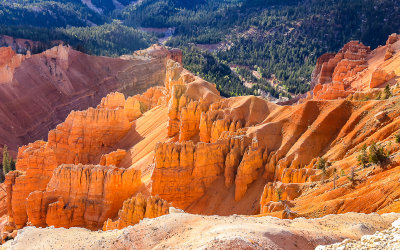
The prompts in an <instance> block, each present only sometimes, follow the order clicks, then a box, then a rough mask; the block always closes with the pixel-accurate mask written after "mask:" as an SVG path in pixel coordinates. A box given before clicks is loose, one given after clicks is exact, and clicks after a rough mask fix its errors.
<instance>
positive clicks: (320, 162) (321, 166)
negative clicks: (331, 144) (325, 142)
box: [317, 157, 326, 171]
mask: <svg viewBox="0 0 400 250" xmlns="http://www.w3.org/2000/svg"><path fill="white" fill-rule="evenodd" d="M317 168H318V169H321V170H322V171H325V169H326V159H325V158H323V157H321V158H319V160H318V163H317Z"/></svg>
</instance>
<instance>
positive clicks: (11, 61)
mask: <svg viewBox="0 0 400 250" xmlns="http://www.w3.org/2000/svg"><path fill="white" fill-rule="evenodd" d="M143 53H144V54H146V55H147V56H146V57H143V56H134V55H132V56H127V57H125V58H108V57H96V56H89V55H86V54H83V53H81V52H78V51H75V50H73V49H71V48H70V47H67V46H57V47H54V48H52V49H50V50H47V51H45V52H43V53H40V54H36V55H32V56H30V55H29V54H28V55H20V54H15V52H13V50H12V49H11V48H0V83H1V84H0V99H1V100H2V102H1V103H0V110H1V112H0V119H1V120H2V121H3V122H2V123H1V124H0V141H1V145H0V146H3V145H4V144H6V145H7V146H8V148H9V149H10V151H11V153H12V154H13V156H14V157H15V156H16V151H17V148H18V147H19V146H22V145H24V144H28V143H30V142H33V141H34V140H38V139H47V134H48V131H49V130H51V129H54V128H55V127H56V125H57V124H59V123H61V122H63V121H64V120H65V118H66V117H67V115H68V114H69V113H70V112H71V111H72V110H76V111H78V110H84V109H87V108H89V107H95V105H97V104H98V103H99V102H100V100H101V98H103V97H105V96H106V95H107V94H108V93H110V92H112V91H119V92H121V93H123V94H125V95H129V96H133V95H135V94H141V93H143V92H145V91H146V90H147V89H148V88H150V87H153V86H157V85H163V84H164V79H165V67H166V61H167V59H169V58H172V57H173V58H176V59H177V60H181V58H180V57H179V52H177V51H176V50H174V51H171V52H170V51H169V50H168V49H165V48H162V47H155V48H153V49H152V51H151V53H150V52H149V51H143ZM154 54H157V57H152V55H154ZM156 95H157V93H156ZM132 105H138V103H134V104H132ZM148 109H150V106H148ZM136 117H137V115H136ZM134 118H135V115H133V116H132V117H131V118H130V119H134Z"/></svg>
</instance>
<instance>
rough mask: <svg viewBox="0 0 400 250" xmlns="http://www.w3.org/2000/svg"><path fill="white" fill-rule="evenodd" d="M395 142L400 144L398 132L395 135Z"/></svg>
mask: <svg viewBox="0 0 400 250" xmlns="http://www.w3.org/2000/svg"><path fill="white" fill-rule="evenodd" d="M395 138H396V142H397V143H400V132H399V133H397V134H396V135H395Z"/></svg>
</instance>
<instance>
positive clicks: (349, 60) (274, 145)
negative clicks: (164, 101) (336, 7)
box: [152, 38, 400, 218]
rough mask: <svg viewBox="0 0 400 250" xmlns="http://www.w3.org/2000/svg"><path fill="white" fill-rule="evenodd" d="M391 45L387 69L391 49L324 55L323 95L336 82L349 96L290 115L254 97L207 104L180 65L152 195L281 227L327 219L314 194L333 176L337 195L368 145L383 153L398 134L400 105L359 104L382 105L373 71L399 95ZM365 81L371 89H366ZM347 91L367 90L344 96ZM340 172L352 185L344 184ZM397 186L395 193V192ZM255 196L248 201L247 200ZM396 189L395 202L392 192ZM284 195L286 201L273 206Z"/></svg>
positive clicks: (171, 76) (352, 48)
mask: <svg viewBox="0 0 400 250" xmlns="http://www.w3.org/2000/svg"><path fill="white" fill-rule="evenodd" d="M389 40H390V45H391V49H392V51H394V57H393V58H391V59H389V60H388V59H385V58H384V57H385V51H386V49H387V48H386V47H380V48H378V49H377V50H375V51H370V50H369V48H368V47H366V46H364V45H362V44H360V43H358V42H351V43H349V44H347V45H346V46H345V47H344V48H343V49H342V50H341V51H340V52H339V53H338V54H336V55H325V56H324V57H323V58H322V59H321V60H320V61H319V63H320V64H321V66H320V67H317V69H318V68H319V69H318V70H320V71H321V72H320V75H319V78H318V79H319V80H318V81H319V82H318V84H317V85H319V86H326V87H324V88H328V90H329V91H331V90H332V89H333V90H334V88H331V87H332V86H331V85H330V84H331V83H332V82H333V84H339V85H342V88H341V90H340V91H343V92H342V93H343V95H341V94H340V93H339V92H336V93H333V95H332V96H330V97H329V98H328V97H327V96H328V95H326V97H327V98H325V97H322V95H320V96H318V95H314V99H316V100H307V98H306V99H303V100H302V102H303V103H301V104H299V105H294V106H277V105H273V104H270V103H267V102H265V101H263V100H262V99H259V98H257V97H238V98H229V99H224V98H221V97H218V98H215V97H214V95H211V96H212V98H210V95H209V96H208V99H207V100H211V101H210V102H207V101H205V100H206V98H204V97H203V96H201V95H202V93H204V92H205V93H210V92H209V91H204V90H202V91H201V92H200V91H199V92H200V94H198V95H197V96H196V95H194V94H193V93H195V91H191V90H190V89H191V88H193V87H194V86H195V84H194V82H196V80H195V77H194V76H192V75H190V74H188V73H187V72H186V71H185V70H183V69H181V68H180V67H179V65H177V64H175V65H174V66H173V67H169V68H170V69H173V70H172V72H168V71H167V76H168V77H167V79H166V84H167V89H170V93H171V96H170V98H171V99H170V101H169V130H168V133H169V134H168V135H169V136H170V138H171V140H172V142H165V143H160V144H158V145H157V147H156V150H155V152H156V153H155V164H154V166H155V168H154V172H153V176H152V180H153V183H152V194H153V195H160V197H162V198H163V199H165V200H167V201H169V202H172V204H173V205H174V206H177V207H180V208H183V209H186V210H187V211H189V212H190V211H191V212H196V213H206V214H215V213H217V214H228V213H249V214H252V213H257V212H264V213H268V214H271V215H275V216H278V217H282V218H294V217H296V216H298V214H301V216H306V217H318V216H321V215H324V214H328V212H326V211H328V210H329V209H327V210H326V211H325V210H323V211H320V207H319V206H316V207H318V208H312V206H311V205H310V206H306V205H308V204H313V202H311V200H312V195H311V194H313V195H318V194H316V193H313V192H316V191H315V186H316V185H318V183H324V184H321V185H322V186H324V187H326V186H325V183H327V182H328V183H331V182H333V177H335V178H336V179H335V188H336V185H339V180H341V181H343V180H346V179H348V178H350V177H349V176H350V175H351V169H352V167H356V168H357V162H356V157H357V155H358V153H359V150H360V148H361V147H362V145H363V144H364V143H367V144H369V143H371V142H372V141H375V142H379V143H380V144H383V145H385V144H387V143H389V142H390V141H393V138H394V134H395V133H396V131H398V129H399V125H398V122H399V121H398V119H397V117H398V111H397V109H396V108H395V107H396V105H397V102H398V100H397V99H398V97H397V96H396V97H395V98H393V99H390V100H382V101H361V99H362V96H370V98H371V96H377V97H379V93H381V92H382V90H375V89H370V83H371V82H374V81H375V80H374V79H378V77H376V76H375V75H376V74H377V73H375V74H372V73H373V72H375V71H377V68H383V69H384V70H390V69H394V70H393V71H390V72H392V73H390V74H389V76H386V75H384V77H380V78H384V80H383V81H381V83H380V87H382V86H384V84H385V83H388V84H391V85H392V87H391V92H393V93H397V92H398V89H397V87H396V86H394V85H393V84H395V79H396V75H397V74H398V73H399V72H397V71H396V70H395V69H396V68H397V66H398V63H399V62H400V60H399V58H398V57H397V55H396V51H397V50H398V49H399V47H400V44H398V43H397V40H393V39H391V38H389ZM389 40H388V43H389ZM360 72H362V73H360ZM349 79H351V81H350V80H349ZM364 79H368V81H365V82H363V84H364V85H361V83H362V81H363V80H364ZM346 86H354V87H356V86H357V87H360V88H361V87H362V89H360V90H361V91H357V90H356V89H352V90H351V91H349V92H348V91H347V89H346V88H347V87H346ZM196 87H197V88H198V89H199V90H201V89H202V88H209V87H208V85H207V83H203V84H202V85H201V87H198V86H196ZM317 88H318V87H317ZM209 89H211V90H212V88H209ZM314 90H315V88H314ZM329 91H328V92H329ZM317 92H318V90H317ZM213 93H214V92H213ZM338 93H339V94H338ZM321 94H322V92H321ZM341 98H347V99H348V100H340V99H341ZM322 99H335V100H334V101H325V100H322ZM337 99H339V100H337ZM350 100H353V101H350ZM357 100H360V101H357ZM391 143H394V142H390V143H389V144H391ZM397 150H398V147H393V146H391V149H390V151H391V152H392V153H393V152H397ZM394 154H395V153H394ZM321 157H324V158H325V159H327V160H328V162H331V163H330V164H331V166H327V169H325V170H324V169H318V164H317V163H318V159H319V158H321ZM392 164H393V165H394V166H396V165H397V164H398V163H397V159H393V160H392ZM339 173H341V175H343V176H346V177H345V178H344V177H343V178H342V179H340V178H339V177H338V176H339ZM363 178H367V177H365V176H364V177H363ZM361 179H362V178H361ZM261 180H263V181H261ZM262 182H264V183H266V185H262ZM260 183H261V184H260ZM277 183H281V184H279V185H278V184H277ZM221 184H222V185H221ZM330 185H333V184H330ZM393 185H394V186H396V187H397V186H398V185H397V183H394V184H393ZM394 186H393V187H394ZM217 187H218V188H217ZM249 188H250V190H251V192H252V193H248V189H249ZM224 189H225V190H224ZM281 189H282V190H281ZM390 190H391V191H390V192H392V195H394V196H396V197H398V194H397V193H396V192H394V189H390ZM254 192H256V193H259V194H260V196H258V199H260V197H261V199H260V200H259V201H260V203H261V207H258V208H257V207H255V206H253V205H248V206H247V208H245V205H244V204H245V203H249V202H250V203H251V202H252V201H254V200H252V199H254V198H249V197H252V195H253V194H254ZM348 192H349V193H351V195H350V197H351V196H354V197H358V196H360V197H363V198H361V199H371V197H369V195H368V194H367V193H366V191H365V193H364V191H363V193H362V195H361V194H360V193H359V192H358V191H356V190H349V191H348ZM393 192H394V193H393ZM262 193H264V194H263V195H261V194H262ZM278 193H279V197H280V198H277V196H278ZM317 193H318V192H317ZM215 197H218V198H215ZM282 197H283V198H282ZM304 197H307V198H304ZM321 197H324V198H321V201H320V202H321V207H323V206H327V204H330V203H332V202H333V200H335V199H338V200H340V199H344V198H343V197H342V196H339V197H341V198H339V197H335V198H334V197H330V196H321ZM281 199H284V200H286V201H288V202H287V204H285V205H283V204H282V202H281V201H280V200H281ZM303 200H304V201H303ZM289 201H290V202H289ZM293 201H294V202H293ZM297 201H298V203H297ZM379 201H380V202H381V200H380V199H377V200H376V201H374V202H379ZM303 202H304V203H303ZM335 202H339V201H335ZM207 203H212V205H211V204H207ZM389 203H390V202H388V203H387V204H386V203H385V204H384V205H382V206H383V207H381V208H379V209H377V207H374V206H372V207H374V208H371V207H370V210H368V211H369V212H372V211H380V210H381V209H384V207H386V208H385V209H388V208H387V207H388V206H392V205H389ZM219 206H220V207H223V206H227V207H229V209H228V208H218V207H219ZM341 206H342V205H341ZM305 207H307V209H305ZM227 211H229V212H227ZM329 211H331V212H333V213H341V212H348V211H356V212H360V211H364V210H363V209H361V208H357V207H355V206H353V205H350V206H348V208H346V209H344V208H342V207H338V206H337V207H335V208H333V209H332V210H329ZM385 211H386V210H385Z"/></svg>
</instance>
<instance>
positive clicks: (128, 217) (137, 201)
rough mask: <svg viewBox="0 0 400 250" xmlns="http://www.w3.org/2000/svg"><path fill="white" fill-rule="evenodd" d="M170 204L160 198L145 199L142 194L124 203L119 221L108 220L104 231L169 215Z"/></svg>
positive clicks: (119, 213) (119, 214)
mask: <svg viewBox="0 0 400 250" xmlns="http://www.w3.org/2000/svg"><path fill="white" fill-rule="evenodd" d="M169 207H170V204H168V202H166V201H165V200H162V199H160V198H159V197H153V196H150V197H147V198H146V197H144V196H143V195H142V194H141V193H139V194H138V195H136V196H135V197H132V198H131V199H128V200H126V201H124V204H123V206H122V209H121V210H120V211H119V212H118V220H116V221H112V220H111V219H108V220H107V221H106V222H105V223H104V226H103V230H104V231H106V230H114V229H122V228H125V227H127V226H133V225H135V224H137V223H139V221H141V220H142V219H143V218H150V219H151V218H156V217H159V216H161V215H165V214H168V213H169Z"/></svg>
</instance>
